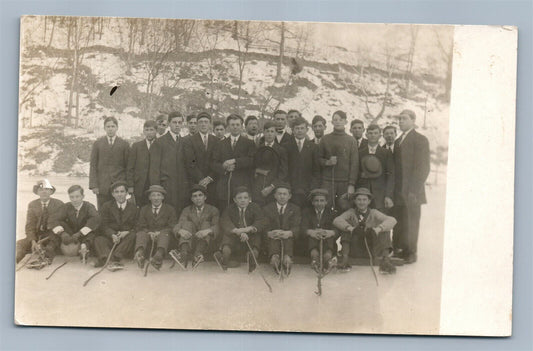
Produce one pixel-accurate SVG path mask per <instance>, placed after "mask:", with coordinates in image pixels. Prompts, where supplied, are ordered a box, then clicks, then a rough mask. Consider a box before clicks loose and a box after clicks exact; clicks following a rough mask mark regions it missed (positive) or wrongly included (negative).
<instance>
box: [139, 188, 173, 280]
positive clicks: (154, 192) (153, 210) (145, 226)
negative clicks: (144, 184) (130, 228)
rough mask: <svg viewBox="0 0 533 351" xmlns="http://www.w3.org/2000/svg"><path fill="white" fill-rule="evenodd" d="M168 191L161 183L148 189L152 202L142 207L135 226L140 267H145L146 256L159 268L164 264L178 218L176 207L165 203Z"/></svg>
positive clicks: (147, 192)
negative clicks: (171, 234)
mask: <svg viewBox="0 0 533 351" xmlns="http://www.w3.org/2000/svg"><path fill="white" fill-rule="evenodd" d="M166 193H167V192H166V190H165V189H164V188H163V187H162V186H160V185H151V186H150V187H149V188H148V190H146V194H147V195H148V199H149V200H150V204H148V205H145V206H143V207H142V208H141V211H140V213H139V220H138V221H137V227H136V228H135V231H136V235H135V236H136V238H135V257H134V259H135V261H137V264H138V265H139V268H144V264H145V257H146V256H148V258H149V259H150V263H151V264H152V265H153V266H154V268H156V269H157V270H159V269H160V268H161V266H162V265H163V258H164V257H165V255H166V254H167V251H168V245H169V241H170V233H171V231H172V228H174V226H175V225H176V223H177V219H176V211H175V210H174V208H173V207H172V206H170V205H167V204H165V203H163V200H164V199H165V195H166ZM154 248H155V254H154V252H153V251H154ZM152 255H153V256H152Z"/></svg>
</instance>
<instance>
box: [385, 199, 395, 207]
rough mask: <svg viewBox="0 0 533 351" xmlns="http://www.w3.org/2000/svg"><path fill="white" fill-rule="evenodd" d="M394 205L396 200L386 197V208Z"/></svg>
mask: <svg viewBox="0 0 533 351" xmlns="http://www.w3.org/2000/svg"><path fill="white" fill-rule="evenodd" d="M393 206H394V202H392V199H391V198H390V197H385V208H391V207H393Z"/></svg>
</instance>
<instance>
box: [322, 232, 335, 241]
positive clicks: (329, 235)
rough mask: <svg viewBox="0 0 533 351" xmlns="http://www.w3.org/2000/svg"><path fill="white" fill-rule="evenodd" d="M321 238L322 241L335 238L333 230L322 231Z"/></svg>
mask: <svg viewBox="0 0 533 351" xmlns="http://www.w3.org/2000/svg"><path fill="white" fill-rule="evenodd" d="M322 236H323V238H324V239H327V238H331V237H333V236H335V231H334V230H323V231H322Z"/></svg>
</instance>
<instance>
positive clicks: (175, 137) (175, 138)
mask: <svg viewBox="0 0 533 351" xmlns="http://www.w3.org/2000/svg"><path fill="white" fill-rule="evenodd" d="M168 132H169V133H170V136H171V137H172V139H174V141H176V140H178V134H175V133H174V132H173V131H171V130H170V129H169V130H168Z"/></svg>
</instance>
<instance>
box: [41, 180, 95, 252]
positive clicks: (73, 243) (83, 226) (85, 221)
mask: <svg viewBox="0 0 533 351" xmlns="http://www.w3.org/2000/svg"><path fill="white" fill-rule="evenodd" d="M67 192H68V197H69V199H70V202H67V203H66V204H64V205H63V207H62V208H61V209H60V210H59V212H58V213H57V216H54V217H53V218H52V220H51V222H52V223H51V226H52V228H53V229H52V230H53V232H54V234H56V235H58V236H59V237H60V238H61V251H62V252H63V254H64V255H67V256H71V255H76V251H78V247H79V253H80V255H81V259H82V260H84V261H85V260H86V255H87V254H88V252H89V251H91V250H92V245H93V242H94V237H95V235H96V230H97V229H98V228H99V227H100V223H101V219H100V215H98V212H97V211H96V208H95V207H94V205H93V204H91V203H89V202H87V201H83V198H84V193H83V188H82V187H81V186H79V185H73V186H71V187H70V188H68V190H67Z"/></svg>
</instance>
